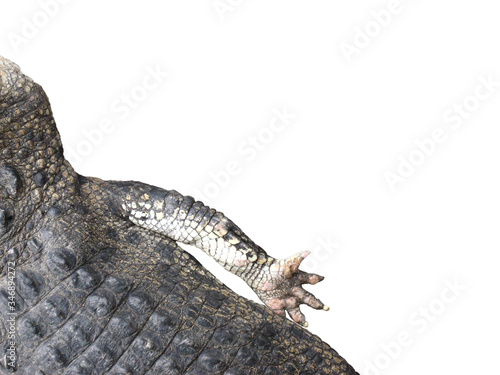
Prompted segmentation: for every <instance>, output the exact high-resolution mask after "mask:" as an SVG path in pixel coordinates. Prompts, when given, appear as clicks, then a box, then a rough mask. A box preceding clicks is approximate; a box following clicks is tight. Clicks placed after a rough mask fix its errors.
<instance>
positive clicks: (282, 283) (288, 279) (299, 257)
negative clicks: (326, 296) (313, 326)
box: [255, 251, 330, 327]
mask: <svg viewBox="0 0 500 375" xmlns="http://www.w3.org/2000/svg"><path fill="white" fill-rule="evenodd" d="M310 253H311V252H310V251H304V252H300V253H297V254H295V255H293V256H292V257H290V258H288V259H281V260H276V261H275V262H273V264H271V265H270V266H269V268H268V270H267V272H266V273H265V275H263V277H262V280H261V282H260V283H259V286H258V287H257V288H256V290H255V292H256V293H257V295H258V296H259V298H260V299H261V300H262V302H264V303H265V304H266V306H267V307H269V308H270V309H271V310H273V311H274V312H275V313H276V314H278V315H281V316H286V313H285V311H286V312H288V315H289V316H290V317H291V318H292V319H293V320H294V321H295V322H296V323H298V324H300V325H302V326H304V327H307V326H308V323H307V322H306V317H305V316H304V314H303V313H302V312H301V311H300V307H299V306H300V305H301V304H305V305H308V306H311V307H312V308H314V309H317V310H320V309H323V310H325V311H328V310H329V309H330V308H329V307H328V306H326V305H325V304H323V302H321V301H320V300H319V299H317V298H316V297H315V296H314V295H313V294H311V293H309V292H308V291H306V290H305V289H304V288H302V284H316V283H319V282H320V281H322V280H323V279H324V277H323V276H319V275H316V274H314V273H307V272H304V271H301V270H299V266H300V264H301V263H302V261H303V260H304V259H305V258H306V257H307V256H308V255H309V254H310Z"/></svg>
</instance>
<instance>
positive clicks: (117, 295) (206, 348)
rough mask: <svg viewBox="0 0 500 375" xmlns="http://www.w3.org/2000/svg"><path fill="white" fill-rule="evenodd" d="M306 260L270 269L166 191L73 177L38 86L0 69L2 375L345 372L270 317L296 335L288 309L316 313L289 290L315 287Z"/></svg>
mask: <svg viewBox="0 0 500 375" xmlns="http://www.w3.org/2000/svg"><path fill="white" fill-rule="evenodd" d="M178 242H181V243H186V244H191V245H195V246H197V247H199V248H200V249H202V250H204V251H205V252H207V253H209V254H210V255H212V256H213V257H214V259H215V260H216V261H217V262H219V263H220V264H221V265H223V266H224V267H225V268H226V269H228V270H229V271H231V272H233V273H235V274H237V275H239V276H240V277H242V278H243V279H244V280H245V281H246V282H247V283H248V285H250V287H252V289H253V290H254V291H255V292H256V293H257V294H258V295H259V297H260V298H261V299H262V300H263V302H264V303H265V304H266V305H267V306H268V307H269V308H270V309H272V310H273V311H274V312H276V313H277V314H275V313H273V312H272V311H271V310H270V309H268V308H266V307H264V306H262V305H259V304H256V303H253V302H251V301H248V300H246V299H244V298H242V297H240V296H238V295H236V294H235V293H234V292H232V291H231V290H230V289H229V288H227V287H226V286H225V285H223V284H222V283H220V282H219V281H218V280H217V279H215V278H214V277H213V276H212V275H211V274H210V273H209V272H208V271H206V270H205V269H204V268H203V267H202V266H201V265H200V264H199V263H198V262H197V261H196V260H195V259H194V258H193V257H191V256H190V255H189V254H187V253H186V252H184V251H183V250H182V249H181V248H180V247H179V246H178V244H177V243H178ZM306 255H307V253H302V254H297V255H295V256H293V257H291V258H289V259H285V260H277V259H274V258H272V257H271V256H269V255H267V254H266V253H265V251H264V250H263V249H262V248H260V247H259V246H257V245H256V244H255V243H254V242H253V241H251V240H250V239H249V238H248V237H247V236H245V234H244V233H243V232H242V231H241V230H240V229H239V228H238V227H237V226H236V225H235V224H234V223H233V222H232V221H231V220H229V219H228V218H226V217H225V216H224V215H223V214H221V213H219V212H217V211H215V210H213V209H210V208H208V207H206V206H204V205H203V204H202V203H201V202H195V201H194V199H193V198H191V197H185V196H182V195H181V194H179V193H177V192H175V191H172V190H170V191H167V190H162V189H160V188H157V187H154V186H149V185H145V184H142V183H138V182H120V181H103V180H99V179H96V178H87V177H83V176H80V175H78V174H77V173H76V172H75V171H74V170H73V168H72V167H71V165H70V164H69V163H68V162H67V161H66V160H65V159H64V157H63V149H62V145H61V142H60V138H59V134H58V132H57V129H56V126H55V122H54V119H53V117H52V112H51V109H50V105H49V102H48V100H47V97H46V95H45V93H44V92H43V90H42V88H41V87H40V86H39V85H37V84H35V83H34V82H33V81H32V80H31V79H30V78H28V77H26V76H25V75H23V74H22V73H21V72H20V71H19V68H18V67H17V66H16V65H15V64H13V63H11V62H10V61H8V60H6V59H4V58H2V57H0V265H1V266H2V267H1V269H2V271H1V272H2V273H1V278H0V314H1V315H0V343H1V345H2V346H1V347H2V351H1V352H0V371H1V372H2V373H4V372H5V373H9V372H15V373H16V374H30V375H31V374H33V375H42V374H46V375H47V374H104V373H106V374H227V375H231V374H233V375H234V374H266V375H270V374H343V375H348V374H355V371H354V370H353V369H352V367H351V366H349V365H348V364H347V362H345V360H344V359H343V358H342V357H340V356H339V355H338V354H337V352H335V351H334V350H333V349H332V348H330V347H329V346H328V344H326V343H324V342H322V341H321V340H320V339H319V338H318V337H317V336H314V335H312V334H311V333H309V332H308V331H306V330H304V329H303V328H301V327H300V326H298V325H297V324H295V323H293V322H291V321H289V320H287V319H285V318H283V317H282V316H280V315H284V314H285V311H288V313H289V314H290V316H291V317H292V319H294V320H295V321H296V322H297V323H299V324H305V318H304V316H303V314H302V313H301V312H300V310H299V305H300V304H301V303H305V304H308V305H309V306H312V307H314V308H318V309H321V308H323V309H327V308H326V307H325V306H324V305H323V303H321V301H319V300H318V299H316V298H315V297H314V296H313V295H312V294H310V293H308V292H306V291H305V290H304V289H303V288H302V284H304V283H310V284H315V283H317V282H319V281H321V280H322V277H320V276H318V275H314V274H308V273H306V272H303V271H300V270H299V269H298V267H299V265H300V262H301V261H302V260H303V258H304V257H305V256H306ZM9 267H10V268H9ZM12 269H15V276H16V279H15V286H16V291H15V306H13V305H12V304H9V302H12V300H11V299H9V296H10V295H9V290H10V289H9V283H8V282H9V277H8V275H9V273H8V272H9V270H10V271H12ZM11 275H12V274H11ZM11 285H12V283H11ZM11 307H12V309H11ZM9 314H10V315H9ZM10 317H14V318H15V320H16V326H17V332H16V336H15V337H14V338H12V337H10V330H11V325H10V323H9V321H8V319H9V318H10ZM11 341H14V342H15V344H16V354H17V356H18V357H17V359H16V360H15V365H14V367H12V366H11V365H10V364H9V363H10V359H9V357H8V353H10V352H9V350H8V349H9V346H10V345H11V343H10V342H11Z"/></svg>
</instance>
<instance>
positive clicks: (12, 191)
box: [0, 165, 21, 198]
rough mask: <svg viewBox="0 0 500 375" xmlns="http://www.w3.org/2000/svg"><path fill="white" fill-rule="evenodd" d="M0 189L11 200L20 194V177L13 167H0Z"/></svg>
mask: <svg viewBox="0 0 500 375" xmlns="http://www.w3.org/2000/svg"><path fill="white" fill-rule="evenodd" d="M0 188H3V189H4V190H5V191H6V193H7V195H8V196H9V197H11V198H16V197H17V196H18V195H19V193H20V192H21V177H20V176H19V173H18V172H17V171H16V170H15V169H14V167H11V166H9V165H0Z"/></svg>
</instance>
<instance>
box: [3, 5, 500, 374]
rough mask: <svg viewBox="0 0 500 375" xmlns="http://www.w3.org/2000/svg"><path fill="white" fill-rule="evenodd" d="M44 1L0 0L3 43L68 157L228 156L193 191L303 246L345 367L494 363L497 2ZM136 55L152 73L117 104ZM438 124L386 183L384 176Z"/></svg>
mask: <svg viewBox="0 0 500 375" xmlns="http://www.w3.org/2000/svg"><path fill="white" fill-rule="evenodd" d="M47 2H48V0H45V1H32V0H30V1H23V2H16V3H15V4H14V3H13V2H7V1H2V2H1V3H0V4H1V5H0V6H1V9H0V29H1V39H0V55H3V56H5V57H7V58H9V59H11V60H14V61H16V62H17V63H18V64H19V65H21V67H22V68H23V71H24V72H25V73H26V74H28V75H30V76H31V77H33V78H34V79H35V80H36V81H37V82H39V83H40V84H42V85H43V87H44V88H45V90H46V91H47V93H48V95H49V97H50V99H51V102H52V106H53V110H54V112H55V116H56V119H57V122H58V127H59V131H60V133H61V135H62V138H63V142H64V144H65V148H66V149H67V150H70V149H71V150H79V149H80V150H86V155H85V156H84V157H82V160H81V161H80V162H78V163H75V168H76V169H77V171H78V172H79V173H81V174H84V175H91V176H98V177H101V178H106V179H124V180H127V179H134V180H140V181H144V182H147V183H150V184H154V185H157V186H161V187H164V188H173V189H176V190H178V191H180V192H182V193H185V194H193V195H194V194H195V192H196V191H203V189H204V188H206V186H207V184H210V183H211V181H212V178H211V175H210V173H212V174H214V173H218V172H220V171H222V170H224V169H225V167H226V164H227V163H228V161H231V160H233V161H236V162H237V163H239V165H240V168H239V174H237V175H236V176H232V177H231V178H230V180H229V182H228V183H227V184H226V185H227V186H225V187H221V188H220V191H219V193H218V194H216V195H214V196H213V197H212V198H209V199H207V202H206V203H210V204H211V205H213V206H214V207H216V208H217V209H219V210H221V211H223V212H224V213H226V214H227V215H228V216H229V217H230V218H232V219H233V220H234V221H235V222H236V223H237V224H238V225H239V226H240V227H241V228H242V229H243V230H244V231H245V232H246V233H247V234H248V235H249V236H250V237H251V238H252V239H254V240H255V241H256V242H257V243H258V244H260V245H261V246H263V247H264V248H265V249H266V251H267V252H268V253H270V254H272V255H273V256H275V257H281V258H282V257H286V256H288V255H291V254H293V253H295V252H297V251H300V250H305V249H310V250H313V255H311V258H312V260H311V261H309V263H308V264H307V265H306V266H305V268H306V270H308V271H313V272H317V273H320V274H323V275H325V276H327V278H326V279H325V281H323V282H322V283H321V284H319V285H316V286H314V287H309V290H311V291H313V292H314V293H315V294H316V296H318V297H319V298H321V299H322V300H323V301H324V302H325V303H327V304H328V305H330V306H331V310H330V311H329V312H324V311H313V310H312V309H310V308H307V307H304V308H303V311H304V312H305V314H306V316H307V318H308V321H309V323H310V330H311V331H312V332H313V333H315V334H318V335H320V336H321V337H322V338H323V339H324V340H325V341H326V342H328V343H329V344H330V345H332V346H333V347H334V348H335V349H337V350H338V351H339V352H340V353H341V354H342V355H343V356H345V357H346V358H347V359H348V360H349V362H350V363H352V365H353V366H354V367H355V368H356V369H357V370H358V371H360V373H364V374H367V375H373V374H378V373H383V374H405V375H413V374H419V375H420V374H471V373H474V374H482V373H496V372H498V368H497V358H498V351H499V349H500V347H499V346H500V345H499V340H498V337H499V334H500V324H499V320H498V317H499V316H500V303H499V299H498V286H499V281H500V277H499V273H498V266H499V262H498V260H499V259H498V258H499V257H498V251H499V239H498V236H497V233H498V227H499V208H500V207H499V206H500V201H499V198H498V193H499V191H500V179H499V178H498V169H499V167H498V162H499V156H500V155H499V154H500V151H499V147H498V143H499V135H500V132H499V130H498V124H499V119H500V112H499V110H498V108H499V104H500V87H496V88H495V87H493V88H491V91H492V93H490V94H491V95H489V97H488V98H484V97H485V96H486V93H488V91H487V90H486V89H485V88H482V89H480V91H479V92H480V94H482V95H481V97H483V99H474V95H475V92H476V87H477V86H478V85H480V79H481V78H480V77H483V78H482V79H484V80H486V79H488V77H490V78H489V79H491V80H493V81H495V82H498V81H500V48H499V37H498V35H500V23H499V22H498V11H499V9H498V8H497V6H496V3H495V2H492V1H486V0H482V1H474V2H472V1H456V0H455V1H439V2H436V1H430V0H427V1H424V0H420V1H416V0H414V1H410V0H401V2H400V3H399V6H398V7H397V9H398V10H399V13H398V14H392V16H391V17H390V19H388V18H387V14H386V13H384V10H387V9H388V8H390V7H391V6H390V5H389V2H387V1H355V2H354V1H346V0H343V1H337V2H332V1H319V0H318V1H310V2H304V1H291V0H281V1H256V0H252V1H251V0H246V1H239V2H238V1H236V0H232V1H231V0H227V1H226V0H223V1H221V2H220V3H221V4H228V5H227V7H229V8H228V9H230V10H227V11H226V12H225V13H224V14H222V16H221V15H220V14H219V13H220V12H221V11H220V10H219V13H218V12H217V10H216V9H215V8H214V4H213V3H212V1H211V0H206V1H189V2H188V1H184V2H181V1H175V2H174V1H161V2H160V1H141V2H137V1H136V2H132V1H117V0H115V1H106V2H103V1H85V2H83V1H67V3H66V4H62V5H59V6H58V7H54V6H52V7H51V8H46V7H45V9H46V10H43V9H44V7H43V6H42V4H44V3H47ZM61 3H62V1H61ZM139 4H140V5H139ZM47 9H49V10H47ZM391 9H392V8H391ZM373 11H375V12H376V14H385V15H386V18H385V26H380V22H384V21H380V17H379V21H374V19H375V18H376V16H374V13H372V12H373ZM40 12H42V13H45V14H46V15H45V16H44V15H43V14H40ZM380 12H382V13H380ZM374 22H378V25H379V26H378V28H377V25H376V24H374ZM28 23H33V25H34V27H35V30H34V31H33V30H32V29H31V30H30V26H27V24H28ZM37 25H38V26H37ZM366 28H368V29H369V32H370V33H371V34H372V36H371V37H368V38H369V42H366V40H364V42H365V44H367V46H364V47H363V46H362V44H363V43H362V42H363V40H362V39H363V37H360V36H359V30H365V29H366ZM30 31H31V33H30ZM20 37H21V38H24V39H19V38H20ZM356 38H357V39H356ZM365 38H366V37H365ZM355 39H356V41H355ZM20 40H22V42H20ZM16 41H17V42H16ZM355 42H357V45H356V44H355ZM342 43H344V44H342ZM347 44H349V45H351V46H353V47H356V46H357V47H356V48H358V47H359V48H358V49H357V50H356V53H354V54H352V55H351V56H350V60H351V61H348V60H349V59H348V58H346V54H345V53H343V50H342V46H344V48H345V46H346V45H347ZM148 69H150V70H151V69H160V70H162V71H163V72H167V71H168V72H169V77H168V78H163V79H162V82H161V83H159V84H158V87H156V88H155V89H153V90H149V91H147V92H146V96H145V98H144V100H143V101H142V102H140V103H139V105H138V106H137V108H134V109H133V110H132V111H131V112H130V114H128V115H127V116H121V115H120V113H119V112H117V111H116V110H113V107H112V105H113V103H114V102H115V101H116V100H120V98H121V96H122V95H123V94H127V93H130V92H131V91H133V90H135V92H136V94H137V93H140V90H141V89H140V88H138V87H139V86H140V84H141V82H142V80H143V79H144V78H145V77H147V75H148ZM142 93H144V92H142ZM464 100H465V101H466V105H467V106H468V108H469V109H471V108H474V110H470V111H468V112H467V113H466V117H467V118H464V119H463V121H461V123H460V126H458V129H453V127H452V126H453V125H454V124H455V125H458V123H452V122H446V121H445V120H444V119H443V115H444V114H445V113H450V112H449V111H452V110H453V109H454V106H456V105H462V104H463V102H464ZM284 107H286V109H287V111H288V112H289V113H293V114H295V115H296V118H295V119H293V120H292V121H291V122H290V124H288V125H287V126H286V127H285V130H283V131H281V132H278V133H276V134H274V139H273V140H272V141H270V142H269V143H267V144H265V147H264V149H263V150H260V151H258V153H257V157H256V158H255V159H254V160H252V161H248V160H247V159H246V156H248V155H245V154H242V153H241V152H238V147H248V145H246V146H245V145H243V146H241V145H242V143H243V142H246V140H247V138H248V137H249V136H253V135H258V134H261V135H262V134H264V133H262V132H263V130H262V129H263V128H266V127H268V126H269V122H270V121H271V119H272V118H273V116H274V114H273V109H278V110H282V109H283V108H284ZM476 107H477V109H476ZM455 108H457V107H455ZM447 111H448V112H447ZM105 119H110V120H111V122H112V126H113V129H112V131H111V132H109V133H108V134H102V133H101V135H102V137H100V136H95V138H94V144H90V143H89V140H88V139H87V138H86V135H85V134H86V133H85V131H87V132H91V133H92V132H93V133H92V134H96V133H95V132H96V131H97V130H96V129H99V124H100V122H101V121H103V120H105ZM438 128H439V129H443V131H444V132H445V137H446V141H445V142H443V143H441V144H438V145H435V147H434V148H435V150H434V151H433V153H432V154H431V155H429V156H426V157H424V160H423V162H422V165H420V166H417V167H416V168H415V170H414V171H413V173H411V174H410V172H408V171H407V172H408V173H407V175H406V176H407V177H406V178H404V182H401V183H398V184H396V186H395V191H392V190H391V189H390V187H389V184H388V182H387V181H386V177H385V175H384V174H386V172H392V173H395V174H396V173H398V166H399V164H400V163H401V161H400V160H401V159H399V158H398V157H399V156H402V157H403V158H405V159H406V160H408V158H409V156H410V155H411V154H412V152H414V151H415V150H418V148H417V146H416V143H415V142H416V140H423V139H425V138H429V137H430V136H431V134H432V133H433V132H434V131H435V130H436V129H438ZM264 131H265V130H264ZM267 134H268V133H267ZM89 145H90V147H89ZM429 147H430V146H429ZM68 152H69V151H68ZM413 155H414V157H415V158H416V159H415V160H417V161H422V160H420V159H418V155H419V154H418V151H417V153H414V154H413ZM421 155H422V154H420V156H421ZM196 197H197V198H201V197H199V196H196ZM321 242H335V243H338V246H337V245H335V246H333V247H332V248H330V250H329V251H328V252H327V251H325V249H321V247H320V245H319V244H320V243H321ZM192 253H193V254H195V255H196V256H197V257H198V259H201V260H202V261H203V262H204V264H206V265H207V267H209V268H210V270H212V272H213V273H215V274H216V275H217V276H218V277H219V278H220V279H222V280H223V281H224V282H225V283H226V284H228V285H229V286H230V287H231V288H233V289H234V290H235V291H237V292H238V293H241V294H243V295H244V296H246V297H248V298H253V299H255V297H254V295H253V293H252V292H251V290H249V288H248V287H247V286H246V285H245V284H244V283H243V282H241V281H240V280H238V279H237V278H236V277H234V276H233V275H230V274H227V273H226V272H225V271H224V270H222V269H221V268H220V267H219V266H218V265H217V264H215V262H213V261H211V260H210V259H207V258H204V257H202V256H200V254H201V251H198V250H196V249H194V250H193V251H192ZM325 254H327V255H326V256H325ZM315 257H316V258H315ZM450 282H451V283H453V282H458V283H459V284H460V285H463V286H465V287H466V289H465V290H459V291H457V292H456V294H453V293H452V292H451V291H449V290H447V288H448V287H447V283H448V284H449V283H450ZM442 293H444V300H443V297H441V295H442ZM429 306H430V307H431V311H433V312H434V314H433V313H432V312H431V313H430V314H432V315H431V316H428V317H427V318H423V317H422V316H421V315H420V314H422V310H420V308H425V307H429ZM422 319H423V320H422ZM405 332H406V337H405ZM401 335H403V337H405V338H404V340H403V341H404V343H405V344H406V346H404V347H403V348H402V349H401V350H399V349H398V347H399V346H400V345H401V344H394V342H395V341H397V340H398V338H400V336H401ZM391 343H392V344H391ZM408 344H409V345H408ZM384 347H385V348H386V349H384ZM387 347H389V348H390V349H387ZM388 351H392V357H389V356H388V354H387V352H388ZM369 364H373V366H376V369H374V368H372V369H371V370H368V367H369V366H370V365H369ZM382 370H383V371H382Z"/></svg>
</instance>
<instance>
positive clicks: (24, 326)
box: [17, 311, 48, 349]
mask: <svg viewBox="0 0 500 375" xmlns="http://www.w3.org/2000/svg"><path fill="white" fill-rule="evenodd" d="M47 332H48V323H47V322H46V321H45V320H43V319H42V318H41V316H40V315H39V314H36V313H34V312H32V311H30V312H28V313H27V314H26V315H24V316H23V317H21V318H20V319H19V320H18V322H17V333H18V335H19V337H20V339H21V341H22V342H23V345H24V346H25V347H26V348H29V349H33V348H36V347H37V346H38V344H39V343H40V341H41V340H43V339H44V338H45V337H46V336H47Z"/></svg>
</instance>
